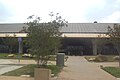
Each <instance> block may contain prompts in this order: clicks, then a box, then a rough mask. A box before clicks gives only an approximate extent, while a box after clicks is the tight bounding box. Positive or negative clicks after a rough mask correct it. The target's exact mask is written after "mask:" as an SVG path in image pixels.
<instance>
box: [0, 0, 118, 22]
mask: <svg viewBox="0 0 120 80" xmlns="http://www.w3.org/2000/svg"><path fill="white" fill-rule="evenodd" d="M50 12H53V13H54V14H56V13H59V15H60V16H62V18H63V19H65V20H66V21H68V22H69V23H93V22H94V21H97V22H98V23H120V0H0V23H25V22H27V18H28V16H30V15H36V16H39V17H41V21H42V22H48V21H50V20H51V17H50V16H49V13H50Z"/></svg>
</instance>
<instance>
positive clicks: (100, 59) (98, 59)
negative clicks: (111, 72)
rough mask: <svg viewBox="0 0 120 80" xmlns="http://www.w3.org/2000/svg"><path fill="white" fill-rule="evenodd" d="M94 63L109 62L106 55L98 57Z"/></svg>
mask: <svg viewBox="0 0 120 80" xmlns="http://www.w3.org/2000/svg"><path fill="white" fill-rule="evenodd" d="M94 61H96V62H104V61H107V57H106V56H104V55H97V56H96V58H95V60H94Z"/></svg>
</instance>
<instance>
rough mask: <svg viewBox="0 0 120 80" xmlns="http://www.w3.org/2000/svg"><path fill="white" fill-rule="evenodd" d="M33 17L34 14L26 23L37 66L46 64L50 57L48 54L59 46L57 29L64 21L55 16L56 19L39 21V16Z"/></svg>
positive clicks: (53, 52)
mask: <svg viewBox="0 0 120 80" xmlns="http://www.w3.org/2000/svg"><path fill="white" fill-rule="evenodd" d="M33 17H34V15H32V16H30V17H29V18H30V19H32V21H30V22H28V23H27V25H28V26H29V28H28V32H29V34H28V39H29V44H30V46H31V53H32V54H33V55H35V57H36V60H37V63H38V66H39V65H46V64H47V61H48V60H49V58H50V57H49V55H51V54H55V53H56V52H57V51H58V48H59V47H60V37H61V33H60V32H59V29H60V28H61V27H62V26H64V21H63V20H62V19H61V17H57V16H56V20H53V21H51V22H48V23H40V17H35V19H33Z"/></svg>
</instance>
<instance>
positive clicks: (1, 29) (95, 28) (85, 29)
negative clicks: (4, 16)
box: [0, 23, 114, 33]
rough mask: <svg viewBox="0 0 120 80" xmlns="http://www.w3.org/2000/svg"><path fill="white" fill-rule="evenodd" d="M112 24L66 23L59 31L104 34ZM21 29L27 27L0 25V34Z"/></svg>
mask: <svg viewBox="0 0 120 80" xmlns="http://www.w3.org/2000/svg"><path fill="white" fill-rule="evenodd" d="M113 25H114V23H68V26H67V27H62V28H61V29H60V31H61V32H63V33H106V32H107V27H108V26H110V27H113ZM23 27H28V26H27V25H26V24H23V23H9V24H0V33H9V32H10V33H15V32H20V31H21V30H22V29H23Z"/></svg>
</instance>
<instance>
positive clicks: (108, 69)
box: [102, 67, 120, 78]
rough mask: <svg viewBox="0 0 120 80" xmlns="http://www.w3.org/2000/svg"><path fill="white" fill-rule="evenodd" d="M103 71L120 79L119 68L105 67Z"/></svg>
mask: <svg viewBox="0 0 120 80" xmlns="http://www.w3.org/2000/svg"><path fill="white" fill-rule="evenodd" d="M102 69H103V70H105V71H106V72H108V73H110V74H111V75H113V76H115V77H117V78H120V68H118V67H103V68H102Z"/></svg>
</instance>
